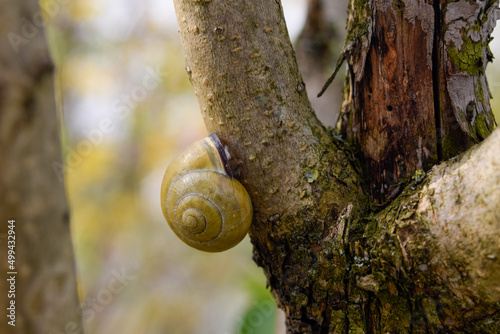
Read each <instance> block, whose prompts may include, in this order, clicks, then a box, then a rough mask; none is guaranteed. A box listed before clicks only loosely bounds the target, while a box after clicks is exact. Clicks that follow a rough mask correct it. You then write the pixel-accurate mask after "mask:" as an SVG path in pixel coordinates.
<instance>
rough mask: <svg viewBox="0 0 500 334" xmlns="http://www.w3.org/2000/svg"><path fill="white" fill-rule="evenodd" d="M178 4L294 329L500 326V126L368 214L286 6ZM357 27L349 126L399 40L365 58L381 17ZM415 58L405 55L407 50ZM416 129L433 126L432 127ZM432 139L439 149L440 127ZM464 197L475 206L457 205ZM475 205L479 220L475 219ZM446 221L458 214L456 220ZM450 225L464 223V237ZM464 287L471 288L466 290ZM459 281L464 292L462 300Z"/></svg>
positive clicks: (358, 4)
mask: <svg viewBox="0 0 500 334" xmlns="http://www.w3.org/2000/svg"><path fill="white" fill-rule="evenodd" d="M367 4H368V5H367ZM407 4H408V3H407ZM413 4H414V5H415V6H417V7H415V8H414V9H416V12H417V14H418V13H420V12H419V10H422V11H423V12H424V13H427V9H430V17H431V18H433V13H434V10H433V6H432V5H431V4H429V6H430V7H426V6H425V4H424V3H423V2H418V3H416V2H413ZM395 5H397V4H395ZM399 5H401V3H400V4H399ZM403 5H404V4H403ZM420 5H422V6H423V8H420V9H419V6H420ZM175 6H176V13H177V19H178V24H179V29H180V34H181V39H182V42H183V46H184V51H185V56H186V62H187V72H188V74H189V75H190V78H191V80H192V83H193V86H194V89H195V92H196V95H197V97H198V101H199V103H200V106H201V110H202V114H203V117H204V119H205V122H206V124H207V128H208V129H209V131H213V132H216V133H217V134H218V135H219V137H220V138H221V139H222V141H223V142H224V143H226V144H227V145H228V146H229V149H230V152H231V153H232V154H233V155H234V156H235V157H236V159H237V160H238V161H239V164H238V165H239V170H238V172H239V179H240V180H241V181H242V183H243V184H244V185H245V187H246V188H247V190H248V191H249V193H250V196H251V197H252V202H253V205H254V211H255V213H254V222H253V225H252V228H251V232H250V236H251V240H252V243H253V244H254V247H255V248H254V258H255V260H256V262H257V263H258V264H259V265H260V266H262V267H263V269H264V272H265V274H266V276H267V278H268V283H269V285H270V287H271V291H272V293H273V294H274V296H275V298H276V300H277V302H278V304H279V305H280V307H281V308H282V309H283V310H284V311H285V313H286V315H287V327H288V332H289V333H348V332H360V333H363V332H365V333H385V332H397V333H411V332H413V331H418V332H435V331H436V330H441V331H446V330H449V331H450V330H457V329H460V330H466V331H476V332H491V333H494V332H495V331H498V330H500V329H499V328H498V326H499V325H498V323H499V322H498V319H497V318H496V317H497V316H498V314H499V310H500V304H499V303H500V296H498V293H497V289H498V286H497V284H496V283H495V282H498V280H496V281H494V280H495V279H497V278H498V275H499V273H500V268H498V260H497V257H498V256H499V254H500V249H499V246H498V244H497V243H494V242H492V240H494V239H495V238H496V240H498V238H499V237H500V232H499V231H500V226H499V223H498V222H499V221H500V213H499V212H498V207H500V194H499V192H500V191H499V184H500V176H499V173H498V168H497V167H495V166H498V163H499V161H498V158H496V157H498V156H500V148H499V147H500V146H499V145H498V143H499V142H500V138H499V136H500V134H499V132H498V130H497V131H496V132H494V133H493V135H492V136H490V138H488V139H487V140H486V141H485V142H484V143H483V144H482V145H481V146H479V147H478V148H474V150H473V151H471V152H469V153H466V154H465V155H464V156H463V158H462V159H461V160H458V159H457V160H454V161H449V162H446V163H443V164H442V165H440V166H437V167H434V169H433V170H431V171H430V172H429V173H428V175H427V176H425V174H424V173H423V172H421V171H418V170H417V172H415V173H410V172H407V174H406V175H407V176H408V177H411V180H410V181H409V185H408V186H406V187H404V185H401V188H400V189H399V190H398V191H397V193H401V194H400V195H399V196H395V198H394V200H393V201H392V202H390V203H386V206H385V208H384V209H383V210H381V211H380V210H378V211H377V212H372V213H370V210H369V207H370V205H369V200H368V199H367V196H366V195H365V194H364V192H363V183H362V182H363V180H362V178H361V177H360V172H359V169H358V168H356V166H355V163H354V162H353V161H354V160H355V158H354V157H353V154H352V153H351V152H350V150H348V149H347V147H346V145H345V143H344V142H342V141H338V140H336V139H335V137H332V136H331V134H330V133H329V132H328V131H327V130H326V129H325V128H324V127H323V126H322V125H321V124H320V122H319V121H318V120H317V119H316V117H315V115H314V113H313V111H312V110H311V107H310V104H309V101H308V99H307V95H306V93H305V91H304V87H303V84H302V80H301V76H300V74H299V73H298V69H297V65H296V62H295V56H294V53H293V49H292V47H291V43H290V41H289V38H288V35H287V31H286V26H285V23H284V19H283V14H282V9H281V4H280V3H279V1H277V0H274V1H273V0H256V1H241V0H234V1H223V0H212V1H188V0H176V1H175ZM371 6H372V4H371V2H367V1H363V0H359V1H353V2H351V8H352V9H356V10H357V11H358V13H357V14H358V15H362V14H363V15H368V14H370V15H371V8H372V7H371ZM382 9H383V8H379V10H380V12H381V15H383V14H384V13H382ZM385 9H389V10H392V7H390V6H389V7H387V8H385ZM401 12H402V16H401V18H400V20H401V21H400V22H402V20H407V21H408V18H405V17H404V6H402V7H401ZM417 14H415V15H413V16H412V17H413V19H414V25H413V23H412V22H410V23H403V24H406V25H407V27H412V29H414V30H415V29H416V30H418V31H417V33H416V34H415V35H414V38H415V40H418V41H421V42H425V45H426V46H427V45H428V44H427V42H428V41H427V40H424V39H423V37H425V36H430V38H431V40H430V43H431V45H432V44H433V43H434V39H433V36H434V35H433V33H431V34H430V35H428V34H424V33H423V30H424V29H423V28H422V24H421V22H420V21H419V19H418V17H417ZM360 18H363V19H365V18H366V17H364V16H357V17H356V16H355V15H354V16H353V13H352V12H351V17H350V21H349V22H350V25H349V26H348V40H349V36H350V38H351V39H352V40H355V41H356V43H350V44H348V45H347V47H346V48H345V51H346V55H347V56H348V57H349V65H350V71H351V72H350V73H351V76H350V80H351V83H352V84H351V86H350V87H347V88H348V90H347V91H348V92H349V93H350V95H349V97H350V100H346V103H345V106H346V107H347V108H349V107H351V110H352V113H351V114H349V115H346V117H347V119H349V117H351V116H352V115H354V110H356V112H358V111H359V110H360V109H356V108H355V107H356V106H358V107H359V103H358V101H357V100H356V99H357V98H358V96H360V95H362V93H363V92H367V91H368V92H369V87H364V89H365V91H360V90H359V88H360V87H359V85H361V84H362V83H360V81H357V82H356V81H355V80H356V75H358V73H360V74H359V75H361V76H362V75H365V71H364V69H363V66H364V61H365V60H366V62H367V63H368V62H372V64H373V61H374V59H376V57H378V56H377V54H376V52H380V51H381V50H386V51H387V52H388V53H390V51H391V49H390V48H389V47H388V46H387V45H389V44H387V43H388V42H391V40H390V38H389V40H383V41H379V42H378V43H379V44H378V48H377V49H373V50H375V51H376V52H375V51H374V52H372V53H371V54H370V55H369V57H367V55H368V51H369V50H371V49H370V48H371V46H370V45H371V43H368V41H370V42H371V33H369V34H364V33H360V30H357V28H361V32H365V31H367V32H369V31H371V30H370V29H372V28H373V29H375V28H374V27H375V25H376V24H378V22H379V21H376V20H375V19H374V18H371V16H369V19H367V20H365V21H363V20H360ZM390 19H391V16H390V15H389V14H387V17H385V18H384V17H383V18H382V19H381V20H382V21H380V22H382V23H384V22H385V23H386V24H388V25H387V26H388V27H389V28H390V27H391V25H390V24H389V22H390V21H389V20H390ZM371 20H372V21H371ZM384 20H385V21H384ZM363 22H365V23H367V24H365V23H363ZM433 22H434V21H432V24H431V25H430V27H431V28H429V29H431V30H433ZM359 25H361V26H359ZM370 25H372V28H370ZM426 27H427V26H426ZM398 29H399V28H398ZM374 31H375V30H374ZM389 37H390V35H389ZM393 37H394V38H395V37H396V35H395V34H394V35H393ZM384 38H386V37H384ZM383 43H386V44H387V45H386V46H387V48H385V47H384V46H383V45H382V44H383ZM393 43H395V42H393ZM394 45H396V44H394ZM392 48H393V49H394V50H395V46H392ZM394 50H393V51H394ZM419 50H420V49H419ZM431 50H432V47H431ZM362 51H365V52H364V53H363V52H362ZM404 51H405V50H402V49H401V48H400V47H399V51H398V52H404ZM420 51H422V50H420ZM407 56H408V55H407ZM420 56H422V54H418V56H415V57H414V58H415V60H419V61H420V59H423V61H422V62H421V63H422V64H420V65H419V66H421V68H422V71H425V75H426V78H429V80H430V83H432V71H429V70H428V67H427V60H428V59H427V56H428V54H427V48H425V57H423V58H422V57H420ZM429 56H430V63H431V65H432V59H433V57H432V54H430V55H429ZM408 57H409V56H408ZM364 59H365V60H364ZM443 59H444V58H443ZM393 60H394V63H393V65H394V68H396V69H397V68H398V66H399V67H401V66H402V63H401V62H398V61H399V60H398V58H397V57H396V55H394V54H393ZM361 65H363V66H361ZM411 71H414V70H411ZM373 73H375V71H373ZM373 73H372V74H373ZM394 73H395V72H394ZM385 74H387V73H385V72H384V75H385ZM415 74H418V73H415ZM376 75H379V74H377V73H376ZM380 80H382V81H384V80H385V79H384V76H380ZM397 80H400V79H397ZM418 82H419V85H420V86H418V85H417V87H425V88H426V91H428V92H429V95H428V96H422V98H423V99H425V103H426V105H429V107H430V112H429V111H427V114H426V115H428V117H429V120H430V122H433V123H435V114H434V108H433V107H434V101H433V98H432V96H433V87H432V84H428V83H426V82H425V81H424V80H420V81H418ZM443 82H444V81H443ZM401 83H402V84H403V85H404V83H405V82H404V80H403V81H401ZM357 85H358V86H357ZM408 85H410V82H409V81H408V83H407V86H408ZM411 85H415V83H411ZM394 87H396V88H398V89H399V88H400V87H399V86H394ZM401 87H403V86H401ZM361 88H363V87H361ZM354 90H356V91H354ZM408 91H409V92H410V91H411V90H409V89H408ZM372 93H373V90H372ZM379 94H380V93H379ZM392 96H393V97H394V98H396V97H395V96H394V95H392ZM409 99H410V102H411V96H409ZM398 101H399V102H400V103H401V105H402V106H403V105H404V103H403V102H404V101H402V100H398ZM410 102H408V103H409V104H411V103H410ZM395 105H396V104H395ZM398 106H399V105H398ZM384 107H386V105H384ZM346 110H349V109H346ZM393 111H394V109H393ZM350 122H351V123H349V124H353V123H352V122H353V118H351V119H350ZM345 124H347V123H344V125H345ZM415 124H419V125H418V126H420V128H418V126H417V128H418V129H427V128H426V124H424V123H423V122H422V121H418V122H415ZM347 128H348V127H346V126H344V129H347ZM428 138H429V142H432V143H434V145H436V143H437V138H436V131H435V127H432V128H431V129H429V137H428ZM422 154H423V153H422ZM435 156H436V157H437V153H436V154H435ZM436 161H437V159H436ZM478 162H481V163H485V164H486V165H487V166H486V167H485V168H483V167H481V165H480V164H481V163H480V164H478ZM416 165H417V166H418V164H416ZM422 165H424V162H422ZM464 166H465V167H464ZM467 166H468V167H467ZM477 169H481V173H483V172H484V174H482V175H484V177H485V179H484V180H483V182H481V183H477V182H475V180H474V176H473V175H467V177H464V176H463V174H464V173H465V174H469V173H471V172H472V170H477ZM483 169H484V170H483ZM408 170H410V169H408ZM460 180H462V181H463V184H461V181H460ZM488 181H489V182H488ZM459 185H460V186H459ZM462 192H463V193H462ZM480 192H483V193H485V194H487V196H486V197H484V198H482V197H481V196H479V194H480ZM466 193H467V194H471V197H470V198H467V199H465V198H462V197H460V196H465V195H464V194H466ZM476 195H477V196H476ZM461 202H462V203H467V205H464V206H463V209H460V206H459V205H458V204H456V203H461ZM455 206H457V207H455ZM476 206H478V207H480V210H479V209H478V211H477V212H478V217H482V218H481V219H479V218H478V219H477V220H476V221H474V222H472V223H471V222H470V219H469V217H470V216H471V215H472V214H473V212H474V211H473V210H474V209H475V207H476ZM445 209H446V210H445ZM439 212H443V213H445V212H450V214H453V219H452V220H451V221H448V220H447V216H446V214H443V215H440V214H439ZM449 223H450V224H449ZM483 225H484V226H483ZM453 226H459V233H455V232H456V230H454V229H452V227H453ZM468 230H470V231H471V235H467V234H466V232H467V231H468ZM482 231H485V233H483V232H482ZM454 237H456V238H455V239H454ZM469 238H470V239H469ZM441 239H443V245H444V246H442V245H441V243H440V242H441ZM455 241H458V242H455ZM460 247H462V248H460ZM450 254H452V255H453V254H457V256H456V257H450V256H451V255H450ZM466 254H469V255H470V256H471V257H470V258H469V257H467V256H466ZM471 260H473V261H474V263H471V262H470V261H471ZM457 268H459V269H457ZM449 274H451V276H448V275H449ZM426 275H428V276H426ZM450 277H451V279H450ZM462 278H464V282H467V284H471V286H467V287H465V285H463V284H465V283H462V282H460V283H459V284H458V285H457V280H458V279H462ZM454 286H460V287H464V288H465V289H466V291H465V292H463V293H462V294H460V290H457V289H455V288H454ZM455 302H456V303H455ZM464 303H465V304H464ZM453 312H456V315H455V314H454V313H453ZM450 313H451V315H450Z"/></svg>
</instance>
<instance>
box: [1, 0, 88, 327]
mask: <svg viewBox="0 0 500 334" xmlns="http://www.w3.org/2000/svg"><path fill="white" fill-rule="evenodd" d="M0 8H2V10H1V11H0V22H1V23H2V24H1V25H0V36H1V42H0V156H1V157H2V158H1V160H0V170H1V171H2V174H1V177H0V189H1V191H2V198H1V200H0V217H1V222H0V237H1V238H0V257H1V258H0V271H1V273H2V277H3V278H2V280H0V291H1V294H0V309H1V310H2V321H1V322H0V332H2V333H44V334H46V333H69V332H71V333H81V332H82V323H81V319H80V318H81V317H80V313H79V301H78V296H77V283H76V269H75V260H74V255H73V249H72V244H71V234H70V214H69V209H68V204H67V201H66V196H65V190H64V183H63V181H62V179H61V178H60V177H61V175H62V174H61V173H62V172H61V171H60V170H54V168H53V166H54V165H55V166H57V167H58V168H60V167H61V166H62V163H61V147H60V141H59V131H58V124H57V119H56V109H55V103H54V83H53V72H54V67H53V65H52V62H51V60H50V57H49V51H48V46H47V43H46V40H45V35H44V30H43V22H42V15H41V13H42V12H41V11H40V9H39V7H38V1H35V0H29V1H28V0H26V1H17V0H2V1H0ZM10 219H13V220H15V224H14V225H15V227H14V231H15V264H14V266H15V268H9V266H10V264H9V263H7V251H8V242H7V241H8V220H10ZM9 240H11V239H9ZM10 245H12V243H11V244H10ZM12 271H15V272H17V274H16V275H14V276H15V297H12V298H10V297H8V291H9V290H11V286H10V284H7V283H8V282H7V281H6V279H5V278H6V275H7V272H12ZM8 276H9V277H10V276H12V275H8ZM12 300H15V313H16V321H15V327H13V326H11V325H9V324H8V321H10V319H8V318H7V317H6V313H7V312H9V313H10V311H7V307H8V305H10V302H11V301H12Z"/></svg>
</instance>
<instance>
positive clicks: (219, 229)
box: [161, 134, 252, 252]
mask: <svg viewBox="0 0 500 334" xmlns="http://www.w3.org/2000/svg"><path fill="white" fill-rule="evenodd" d="M228 172H229V173H228ZM161 206H162V210H163V215H164V216H165V218H166V220H167V222H168V224H169V225H170V227H171V228H172V230H173V231H174V233H175V234H176V235H177V236H178V237H179V238H180V239H181V240H182V241H184V242H185V243H186V244H188V245H189V246H191V247H194V248H196V249H199V250H202V251H206V252H221V251H224V250H227V249H229V248H231V247H233V246H235V245H236V244H238V243H239V242H240V241H241V240H242V239H243V238H244V237H245V235H246V234H247V232H248V229H249V228H250V224H251V222H252V203H251V201H250V196H249V195H248V193H247V191H246V190H245V188H244V187H243V186H242V185H241V183H240V182H238V180H236V179H234V178H232V176H231V175H230V171H229V167H228V166H227V158H226V155H225V151H224V149H223V148H222V145H221V144H220V141H219V139H218V138H217V136H216V135H214V134H212V135H210V136H209V137H206V138H205V139H202V140H200V141H197V142H195V143H194V144H192V145H191V146H189V147H188V148H187V149H186V150H184V151H183V152H182V153H181V154H180V155H179V156H178V157H177V158H176V159H175V160H174V161H173V162H172V163H171V164H170V166H169V167H168V168H167V170H166V172H165V175H164V176H163V182H162V185H161Z"/></svg>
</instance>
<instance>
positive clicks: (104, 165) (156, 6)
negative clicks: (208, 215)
mask: <svg viewBox="0 0 500 334" xmlns="http://www.w3.org/2000/svg"><path fill="white" fill-rule="evenodd" d="M282 2H283V7H284V10H285V16H286V20H287V23H288V26H289V33H290V36H291V38H292V40H293V41H294V42H296V43H297V45H298V46H299V45H301V48H300V50H298V51H297V56H298V58H299V61H300V62H301V68H302V70H303V73H304V75H305V76H310V75H311V76H314V75H316V76H318V73H316V74H314V73H313V72H314V71H313V70H311V69H310V68H308V65H307V62H306V61H303V59H305V58H307V57H306V56H304V54H307V53H308V52H309V51H311V50H313V49H315V48H317V46H318V45H319V44H321V43H322V41H321V40H320V39H321V38H323V39H327V40H329V41H330V42H331V41H334V43H335V45H334V46H331V47H328V48H327V52H328V53H329V56H328V55H327V56H326V57H325V56H324V55H323V56H322V57H323V58H322V59H326V61H327V64H326V65H325V68H326V69H325V70H322V71H320V72H321V73H319V79H318V80H316V83H315V82H314V80H313V81H311V82H310V83H308V82H307V81H306V84H307V87H308V89H310V90H309V96H310V98H311V99H312V100H313V105H314V106H315V108H316V109H317V110H318V113H319V115H320V117H321V119H322V120H323V121H324V122H325V124H327V125H333V124H334V123H335V121H336V113H335V112H332V111H331V105H332V104H331V102H328V101H334V103H336V105H338V108H336V109H340V98H339V94H340V89H341V85H342V81H343V78H342V75H339V77H340V80H339V82H338V83H337V84H336V85H335V86H334V88H330V91H331V93H330V94H331V96H330V97H326V98H324V100H322V101H323V105H325V104H326V105H329V108H328V109H327V110H326V111H325V108H323V107H322V105H321V101H319V100H317V99H316V97H315V96H316V94H317V92H318V91H319V88H321V85H322V84H323V83H324V82H325V81H326V79H327V78H328V75H329V72H330V71H331V70H332V67H333V64H334V63H335V60H336V57H337V55H338V52H339V50H340V48H341V42H342V38H343V29H344V26H345V13H346V8H347V7H346V6H347V5H346V0H342V1H329V2H335V4H330V5H329V6H330V7H329V8H328V10H329V13H330V14H328V15H329V19H328V20H327V26H328V30H327V31H328V34H327V36H322V37H321V38H320V37H318V34H317V32H315V31H314V29H312V28H309V29H308V28H307V26H306V28H304V24H305V22H306V14H307V1H306V0H283V1H282ZM41 4H42V6H45V7H46V8H47V9H48V10H47V11H46V19H47V22H48V24H47V35H48V38H49V42H50V45H51V50H52V55H53V59H54V62H55V63H56V65H57V68H58V72H57V78H56V83H57V85H58V97H57V100H58V104H59V110H58V115H59V120H60V122H61V129H62V130H61V131H62V139H63V155H64V158H65V166H66V171H65V182H66V188H67V193H68V197H69V203H70V207H71V215H72V233H73V239H74V243H75V251H76V256H77V264H78V272H79V289H80V297H81V301H82V316H83V320H84V324H85V326H86V329H87V332H88V333H121V334H128V333H130V334H132V333H134V334H137V333H169V334H176V333H182V334H187V333H197V334H203V333H218V334H226V333H227V334H232V333H245V334H247V333H259V334H268V333H269V334H275V333H284V332H285V327H284V316H283V314H282V312H281V311H280V310H277V309H276V305H275V303H274V301H273V299H272V297H271V295H270V293H269V291H268V289H267V288H266V279H265V277H264V274H263V272H262V270H261V269H260V268H258V267H257V266H256V265H255V263H254V262H253V261H252V246H251V244H250V241H249V240H248V237H247V238H246V239H245V240H244V241H243V242H242V243H241V244H239V245H238V246H236V247H235V248H233V249H231V250H229V251H227V252H224V253H218V254H209V253H201V252H199V251H197V250H194V249H192V248H190V247H188V246H186V245H185V244H183V243H182V242H181V241H179V239H177V238H176V237H175V235H174V234H173V232H172V231H171V230H170V229H169V228H168V226H167V224H166V222H165V220H164V218H163V215H162V212H161V208H160V203H159V202H160V199H159V198H160V195H159V194H160V184H161V180H162V176H163V172H164V170H165V168H166V166H167V165H168V163H169V162H170V161H171V160H172V159H173V158H174V157H175V156H176V155H177V154H178V153H179V152H180V151H181V150H182V149H183V148H185V147H186V146H188V145H189V144H190V143H192V142H194V141H196V140H199V139H201V138H203V137H205V136H206V135H207V132H206V129H205V127H204V124H203V120H202V118H201V114H200V112H199V107H198V105H197V102H196V98H195V96H194V93H193V91H192V88H191V85H190V83H189V80H188V76H187V74H186V71H185V62H184V58H183V53H182V47H181V44H180V39H179V36H178V33H177V22H176V18H175V13H174V9H173V4H172V1H164V0H146V1H144V0H142V1H141V0H120V1H118V0H59V1H53V0H41ZM311 29H312V30H311ZM301 31H302V34H301ZM325 31H326V30H325ZM306 35H309V40H305V42H304V39H302V40H300V38H299V36H301V37H304V36H306ZM497 35H498V33H497ZM311 36H316V37H317V38H316V39H317V40H316V41H315V42H314V43H316V44H314V43H313V44H314V45H312V46H311V43H310V41H311V38H310V37H311ZM313 40H314V38H313ZM308 41H309V42H308ZM495 42H496V40H494V42H493V43H492V49H493V53H494V54H500V44H498V43H495ZM308 43H309V44H308ZM313 51H314V50H313ZM488 71H489V82H490V88H491V91H492V93H493V95H494V96H500V79H499V80H495V78H500V67H499V66H498V65H497V64H493V65H490V66H489V68H488ZM316 72H317V71H316ZM311 73H313V74H311ZM335 87H336V88H335ZM328 99H331V100H328ZM325 101H326V103H325ZM492 102H493V103H492V105H493V108H494V110H496V116H497V119H500V105H499V104H498V100H497V99H494V100H493V101H492ZM63 110H64V111H63Z"/></svg>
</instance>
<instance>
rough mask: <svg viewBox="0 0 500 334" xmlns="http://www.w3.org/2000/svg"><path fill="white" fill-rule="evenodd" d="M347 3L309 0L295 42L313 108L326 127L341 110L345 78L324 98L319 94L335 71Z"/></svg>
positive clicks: (334, 84) (339, 80) (331, 124)
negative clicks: (303, 21) (302, 24)
mask: <svg viewBox="0 0 500 334" xmlns="http://www.w3.org/2000/svg"><path fill="white" fill-rule="evenodd" d="M348 2H349V1H347V0H340V1H338V0H337V1H329V0H308V1H307V17H306V22H305V24H304V28H303V29H302V32H301V33H300V35H299V38H298V39H297V41H296V42H295V52H296V54H297V62H298V64H299V69H300V72H301V73H302V77H303V78H304V83H305V84H306V87H307V92H308V94H309V99H310V100H311V105H312V107H313V109H314V111H315V112H316V115H317V116H318V118H319V119H320V121H322V122H323V123H324V124H325V125H327V126H331V127H335V125H336V123H337V120H338V117H339V114H340V109H341V102H342V86H343V84H344V78H343V75H342V74H341V75H339V76H338V77H337V80H335V81H334V82H333V83H332V87H330V89H329V90H327V91H326V92H325V93H324V94H323V96H321V98H318V97H317V96H316V95H317V94H318V93H319V92H320V90H321V88H322V87H323V85H324V84H325V81H326V79H327V78H328V76H329V75H330V74H331V72H332V64H335V62H336V61H337V57H338V55H339V54H340V51H341V49H342V41H343V40H344V36H345V29H344V28H345V21H346V13H347V12H346V8H347V3H348Z"/></svg>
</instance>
